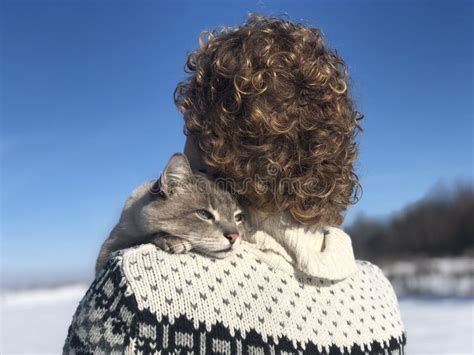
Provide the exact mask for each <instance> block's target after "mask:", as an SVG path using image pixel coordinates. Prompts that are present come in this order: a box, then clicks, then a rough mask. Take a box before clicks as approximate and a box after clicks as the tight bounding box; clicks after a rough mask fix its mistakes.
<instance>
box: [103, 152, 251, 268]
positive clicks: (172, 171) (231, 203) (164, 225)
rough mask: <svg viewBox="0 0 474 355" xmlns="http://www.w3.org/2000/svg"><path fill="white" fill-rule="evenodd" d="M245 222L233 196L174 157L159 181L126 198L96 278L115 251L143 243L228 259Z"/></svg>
mask: <svg viewBox="0 0 474 355" xmlns="http://www.w3.org/2000/svg"><path fill="white" fill-rule="evenodd" d="M243 221H244V215H243V212H242V210H241V208H240V207H239V205H238V204H237V202H236V200H235V199H234V198H233V197H232V195H231V194H230V193H229V192H227V191H225V190H223V189H221V188H219V186H218V185H217V184H216V183H215V182H213V181H211V180H210V179H209V178H207V177H206V175H204V174H201V173H193V172H192V169H191V166H190V164H189V161H188V159H187V158H186V156H185V155H184V154H182V153H175V154H173V155H172V156H171V158H170V159H169V161H168V163H167V165H166V167H165V169H164V170H163V173H162V174H161V176H160V178H159V179H158V180H156V181H148V182H146V183H144V184H142V185H141V186H139V187H138V188H136V189H135V190H134V191H133V192H132V194H131V195H130V197H129V198H128V199H127V201H126V203H125V206H124V208H123V210H122V213H121V216H120V219H119V222H118V224H117V225H116V226H115V227H114V228H113V230H112V232H111V233H110V235H109V237H108V238H107V239H106V240H105V241H104V243H103V244H102V246H101V249H100V252H99V255H98V257H97V261H96V267H95V271H96V275H97V274H98V273H99V272H100V270H101V269H102V268H103V266H104V265H105V264H106V262H107V260H108V258H109V256H110V254H111V253H112V252H114V251H116V250H119V249H125V248H129V247H132V246H134V245H138V244H143V243H153V244H155V245H156V246H157V247H159V248H160V249H162V250H165V251H168V252H170V253H186V252H188V251H190V250H195V251H197V252H200V253H202V254H206V255H209V256H213V257H216V258H224V257H226V256H228V255H230V254H231V253H232V252H233V251H234V250H235V249H236V248H237V247H238V245H239V241H240V239H239V236H241V235H242V234H243V233H244V227H243Z"/></svg>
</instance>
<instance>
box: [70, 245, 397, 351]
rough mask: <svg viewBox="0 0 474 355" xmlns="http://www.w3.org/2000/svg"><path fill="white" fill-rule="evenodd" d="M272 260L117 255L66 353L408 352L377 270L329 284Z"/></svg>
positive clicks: (76, 322) (142, 251) (362, 267)
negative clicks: (277, 265)
mask: <svg viewBox="0 0 474 355" xmlns="http://www.w3.org/2000/svg"><path fill="white" fill-rule="evenodd" d="M328 247H329V246H328ZM265 257H266V255H265V253H264V252H262V251H261V250H259V249H257V248H256V247H255V246H254V245H253V244H251V243H248V242H243V241H242V242H241V244H240V248H239V249H238V250H237V251H236V252H235V253H234V254H233V255H231V256H229V257H226V258H225V259H214V258H211V257H206V256H203V255H200V254H197V253H193V252H190V253H188V254H181V255H176V254H169V253H166V252H164V251H162V250H160V249H158V248H156V247H155V246H153V245H151V244H144V245H140V246H137V247H133V248H129V249H126V250H121V251H118V252H115V253H114V254H113V256H112V258H111V259H110V260H109V262H108V264H107V266H106V267H105V268H104V269H103V270H102V272H101V273H100V274H99V275H98V276H97V278H96V279H95V280H94V282H93V283H92V285H91V286H90V288H89V289H88V291H87V293H86V295H85V296H84V298H83V299H82V300H81V302H80V304H79V306H78V308H77V310H76V312H75V314H74V316H73V319H72V323H71V325H70V327H69V330H68V335H67V339H66V341H65V344H64V347H63V354H92V353H93V354H124V353H125V354H174V353H181V354H404V353H405V344H406V333H405V329H404V325H403V322H402V320H401V316H400V310H399V305H398V302H397V297H396V295H395V292H394V290H393V288H392V286H391V284H390V282H389V281H388V280H387V278H386V277H385V276H384V274H383V272H382V271H381V269H380V268H379V267H377V266H376V265H374V264H372V263H370V262H368V261H362V260H355V262H354V264H352V263H351V266H350V267H349V269H348V270H351V272H350V273H349V274H348V276H347V277H345V278H342V279H340V276H341V272H338V273H337V277H336V279H328V278H323V277H318V276H314V275H309V274H308V273H307V272H303V271H301V270H299V269H297V268H293V269H291V270H290V269H288V268H286V269H282V268H275V267H272V266H270V264H268V263H267V262H265V261H263V260H265ZM331 260H332V259H331ZM328 262H331V261H328ZM322 270H323V274H324V273H325V272H326V271H325V270H326V269H324V268H323V269H322Z"/></svg>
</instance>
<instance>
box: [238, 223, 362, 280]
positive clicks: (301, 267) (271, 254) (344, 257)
mask: <svg viewBox="0 0 474 355" xmlns="http://www.w3.org/2000/svg"><path fill="white" fill-rule="evenodd" d="M253 216H254V217H253V218H251V221H249V222H250V224H251V226H252V227H251V228H252V232H251V233H248V235H247V236H246V237H244V240H245V241H246V242H249V243H251V244H254V246H256V248H257V249H258V251H259V252H260V256H261V257H262V258H263V259H264V261H265V262H267V263H268V264H270V265H271V266H273V267H275V268H277V269H281V270H285V271H288V272H291V271H295V270H294V269H297V270H298V271H301V272H303V273H305V274H307V275H309V276H313V277H319V278H325V279H329V280H341V279H344V278H346V277H348V276H350V275H352V274H353V273H354V272H355V271H357V266H356V261H355V257H354V252H353V250H352V242H351V238H350V237H349V235H347V234H346V233H345V232H344V231H343V230H342V229H340V228H339V227H337V226H304V225H301V224H298V225H297V224H295V223H294V222H292V221H291V219H290V218H289V217H287V216H284V215H277V216H271V217H266V218H259V217H257V216H256V214H253Z"/></svg>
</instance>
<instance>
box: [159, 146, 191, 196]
mask: <svg viewBox="0 0 474 355" xmlns="http://www.w3.org/2000/svg"><path fill="white" fill-rule="evenodd" d="M192 175H193V172H192V170H191V165H190V164H189V161H188V159H187V158H186V156H185V155H184V154H182V153H174V154H173V155H172V156H171V158H170V160H169V161H168V164H166V167H165V169H164V170H163V173H162V174H161V178H160V180H161V181H160V185H161V186H160V187H161V190H162V191H163V192H164V193H165V194H172V193H173V191H175V190H176V189H177V188H179V187H180V185H181V184H182V183H183V182H185V181H186V180H187V179H189V178H190V177H191V176H192Z"/></svg>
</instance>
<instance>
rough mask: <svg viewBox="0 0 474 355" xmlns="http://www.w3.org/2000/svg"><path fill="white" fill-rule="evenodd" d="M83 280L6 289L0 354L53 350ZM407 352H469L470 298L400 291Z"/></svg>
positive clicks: (473, 304) (473, 306) (473, 309)
mask: <svg viewBox="0 0 474 355" xmlns="http://www.w3.org/2000/svg"><path fill="white" fill-rule="evenodd" d="M85 291H86V286H85V285H76V286H67V287H61V288H56V289H44V290H31V291H22V292H8V293H5V294H3V295H2V297H1V299H0V305H1V310H0V325H1V327H0V335H1V337H0V340H1V341H0V353H1V354H18V353H20V354H59V353H61V349H62V346H63V343H64V340H65V338H66V334H67V330H68V327H69V324H70V323H71V320H72V315H73V313H74V311H75V309H76V307H77V305H78V303H79V301H80V299H81V298H82V296H83V295H84V293H85ZM400 308H401V313H402V319H403V322H404V323H405V326H406V329H407V333H408V335H407V338H408V349H407V353H408V354H414V355H422V354H443V355H445V354H456V355H461V354H473V353H474V347H473V343H474V341H473V334H474V329H473V324H474V298H473V297H467V298H461V297H456V298H449V297H448V298H440V297H411V298H410V297H401V298H400Z"/></svg>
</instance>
